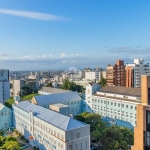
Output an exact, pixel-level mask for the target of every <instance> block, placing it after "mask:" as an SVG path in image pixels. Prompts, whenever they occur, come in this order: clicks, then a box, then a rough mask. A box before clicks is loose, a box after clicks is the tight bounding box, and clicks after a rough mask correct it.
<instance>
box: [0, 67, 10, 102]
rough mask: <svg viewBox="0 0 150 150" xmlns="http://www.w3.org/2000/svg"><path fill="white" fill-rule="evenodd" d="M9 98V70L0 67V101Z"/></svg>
mask: <svg viewBox="0 0 150 150" xmlns="http://www.w3.org/2000/svg"><path fill="white" fill-rule="evenodd" d="M9 98H10V82H9V70H4V69H0V103H2V104H3V103H5V101H6V100H7V99H9Z"/></svg>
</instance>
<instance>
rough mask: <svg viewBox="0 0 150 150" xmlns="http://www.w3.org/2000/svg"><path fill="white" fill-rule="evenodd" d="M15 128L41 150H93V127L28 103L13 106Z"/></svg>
mask: <svg viewBox="0 0 150 150" xmlns="http://www.w3.org/2000/svg"><path fill="white" fill-rule="evenodd" d="M13 116H14V127H15V128H16V129H17V130H18V131H19V132H21V133H22V134H23V135H24V136H25V137H26V138H27V139H29V141H30V143H31V144H32V145H33V146H36V147H38V148H39V149H40V150H54V149H55V150H77V149H78V150H80V149H84V150H90V126H89V125H87V124H85V123H82V122H79V121H77V120H74V119H73V118H72V117H67V116H64V115H62V114H60V113H57V112H54V111H52V110H48V109H45V108H43V107H40V106H38V105H35V104H32V103H30V102H28V101H23V102H20V103H19V104H17V105H13Z"/></svg>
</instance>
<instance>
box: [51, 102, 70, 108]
mask: <svg viewBox="0 0 150 150" xmlns="http://www.w3.org/2000/svg"><path fill="white" fill-rule="evenodd" d="M50 106H55V107H58V108H63V107H69V105H65V104H62V103H57V104H51V105H50Z"/></svg>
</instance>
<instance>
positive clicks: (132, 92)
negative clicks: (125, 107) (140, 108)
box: [99, 86, 141, 97]
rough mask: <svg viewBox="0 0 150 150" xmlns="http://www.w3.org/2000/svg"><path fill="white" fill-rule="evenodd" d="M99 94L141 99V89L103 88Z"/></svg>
mask: <svg viewBox="0 0 150 150" xmlns="http://www.w3.org/2000/svg"><path fill="white" fill-rule="evenodd" d="M99 92H105V93H114V94H121V95H128V96H137V97H141V88H132V87H124V86H105V87H103V88H102V89H101V90H100V91H99Z"/></svg>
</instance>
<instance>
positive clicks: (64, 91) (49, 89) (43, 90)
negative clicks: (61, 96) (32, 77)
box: [39, 87, 70, 94]
mask: <svg viewBox="0 0 150 150" xmlns="http://www.w3.org/2000/svg"><path fill="white" fill-rule="evenodd" d="M39 91H41V92H45V93H54V94H55V93H66V92H70V90H64V89H58V88H51V87H43V88H42V89H41V90H39Z"/></svg>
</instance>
